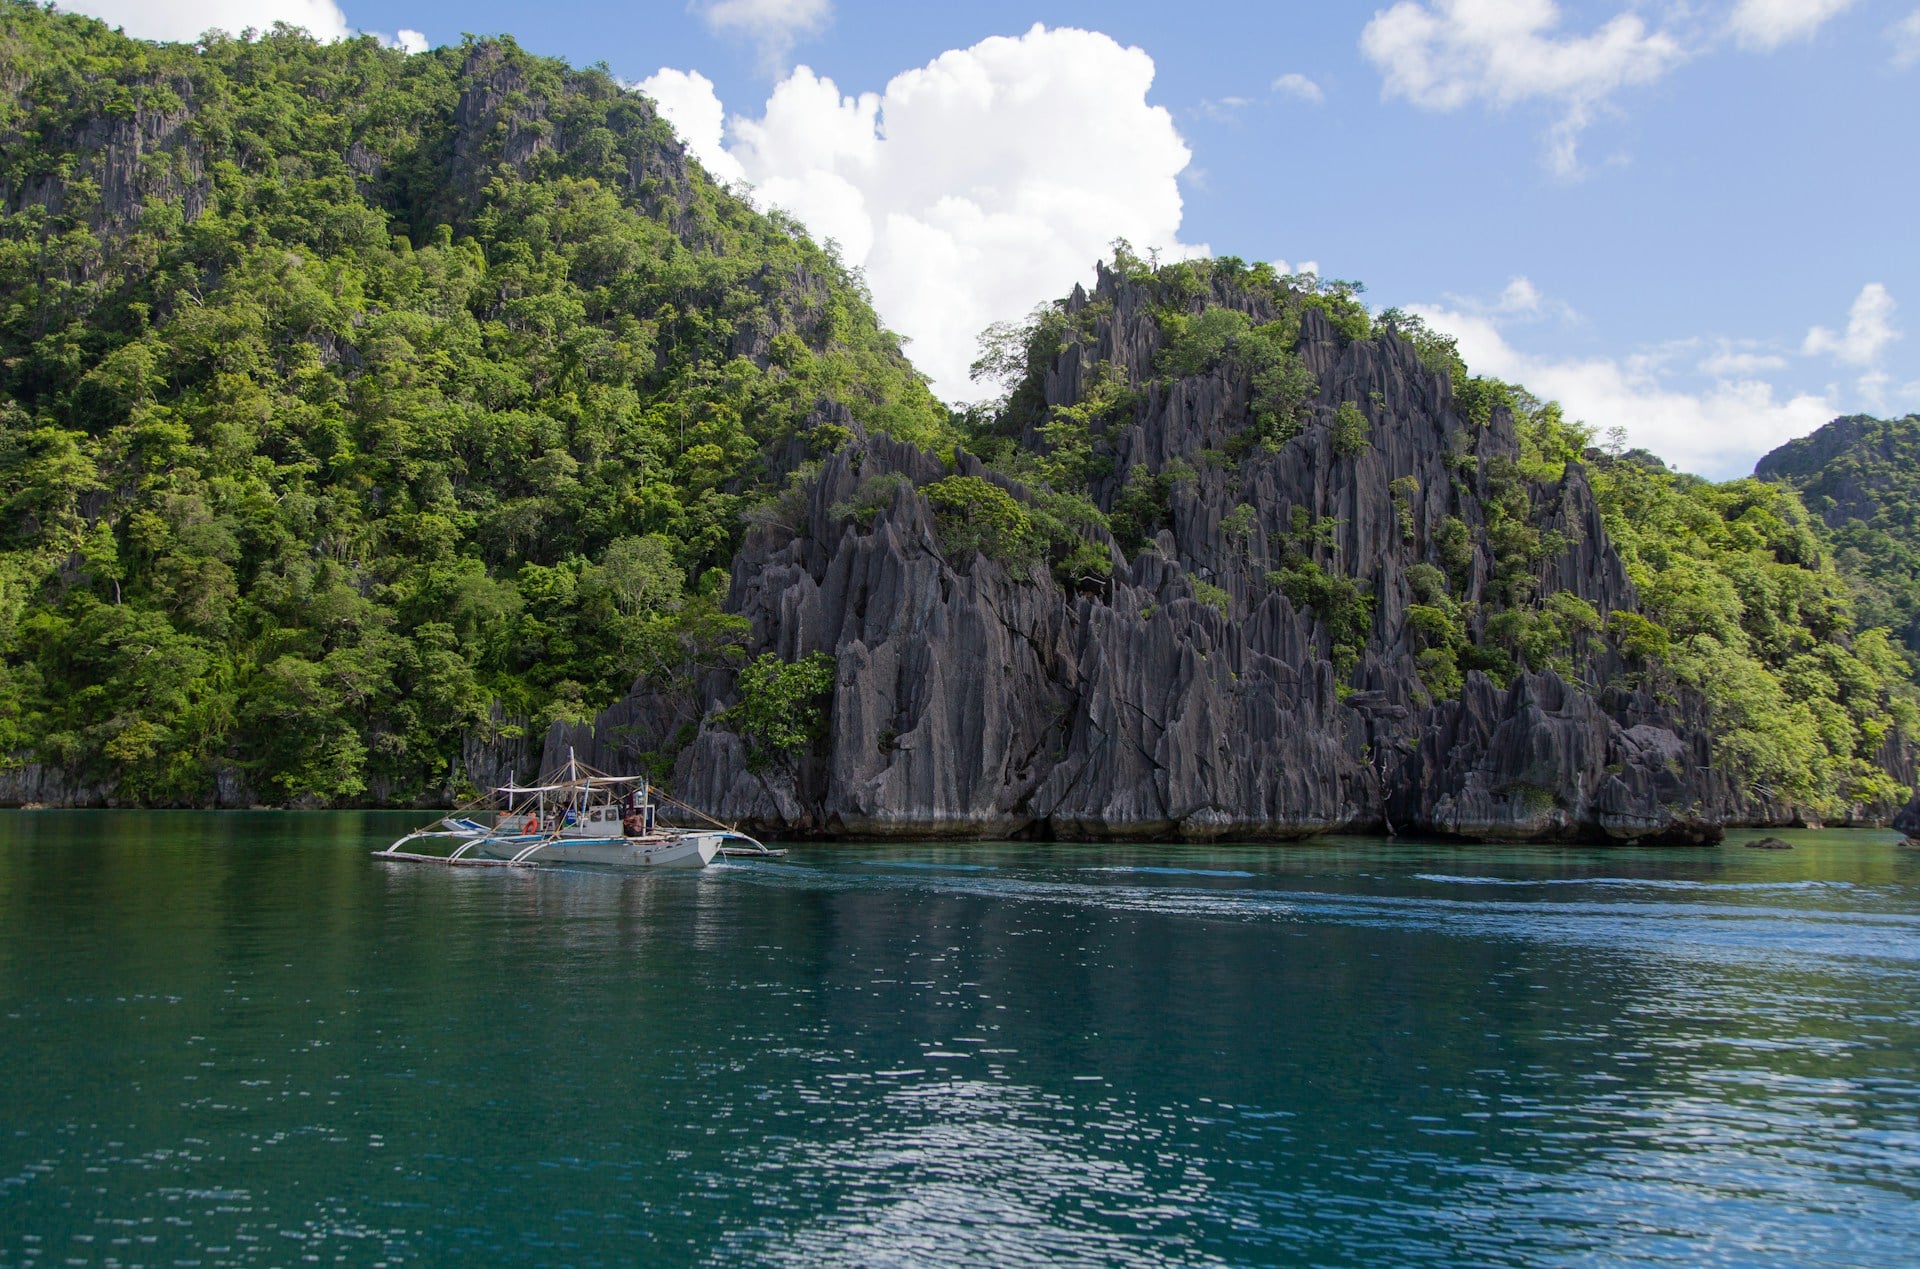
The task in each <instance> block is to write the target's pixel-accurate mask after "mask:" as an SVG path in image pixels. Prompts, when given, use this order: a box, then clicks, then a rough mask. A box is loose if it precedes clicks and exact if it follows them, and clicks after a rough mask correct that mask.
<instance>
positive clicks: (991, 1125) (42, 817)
mask: <svg viewBox="0 0 1920 1269" xmlns="http://www.w3.org/2000/svg"><path fill="white" fill-rule="evenodd" d="M411 818H417V817H407V816H399V817H395V816H388V815H361V814H329V815H321V814H193V813H185V812H180V813H157V814H135V813H118V812H100V813H88V812H19V813H15V812H6V813H0V1064H3V1067H0V1070H3V1072H4V1073H3V1075H0V1264H16V1263H17V1264H48V1265H58V1264H70V1263H84V1264H99V1265H108V1264H121V1265H134V1264H147V1265H175V1264H203V1265H216V1264H298V1263H302V1262H319V1263H335V1262H344V1263H352V1264H375V1263H391V1264H399V1263H421V1262H426V1263H450V1262H455V1261H461V1260H465V1261H469V1262H506V1263H526V1264H574V1265H614V1264H636V1263H646V1264H682V1263H685V1264H697V1263H727V1264H806V1265H816V1264H824V1265H834V1264H859V1265H870V1264H902V1265H917V1264H1021V1263H1043V1262H1044V1263H1057V1264H1182V1265H1184V1264H1212V1263H1234V1264H1290V1263H1311V1264H1349V1263H1351V1264H1362V1263H1371V1264H1406V1265H1424V1264H1449V1265H1453V1264H1458V1265H1469V1264H1473V1265H1478V1264H1564V1263H1607V1264H1616V1263H1675V1264H1689V1265H1693V1264H1741V1265H1746V1264H1761V1265H1766V1264H1774V1265H1805V1264H1813V1263H1817V1264H1825V1265H1911V1264H1914V1263H1916V1262H1920V1203H1916V1201H1915V1200H1916V1199H1920V853H1916V852H1911V851H1903V850H1899V849H1896V845H1895V843H1896V839H1895V838H1894V837H1893V836H1892V835H1891V834H1883V833H1864V832H1862V833H1838V832H1835V833H1799V834H1791V835H1789V836H1790V837H1791V838H1792V840H1793V841H1794V842H1795V844H1796V846H1797V847H1798V849H1796V850H1793V851H1790V852H1789V851H1782V852H1762V851H1753V850H1745V849H1741V848H1740V847H1739V845H1738V844H1737V841H1736V842H1730V843H1729V844H1728V845H1726V846H1722V847H1720V848H1718V849H1707V850H1684V851H1653V850H1612V851H1601V850H1584V849H1580V850H1564V849H1546V848H1488V847H1460V846H1436V845H1418V844H1406V843H1391V842H1386V841H1373V840H1363V839H1343V840H1336V841H1329V842H1324V843H1306V844H1301V845H1293V846H1261V847H1231V846H1215V847H1134V846H1128V847H1087V846H1039V845H1028V844H980V845H964V846H946V845H942V846H929V845H899V846H876V845H832V846H802V847H799V848H797V849H796V850H795V851H794V853H793V854H792V855H791V856H790V857H788V858H787V859H785V860H781V861H753V862H735V863H733V864H730V865H727V866H724V867H716V868H712V869H708V870H706V871H704V872H690V873H649V874H639V875H636V874H634V873H622V872H618V871H613V870H606V869H593V868H585V867H581V868H573V869H568V870H559V871H539V872H522V871H511V870H505V869H475V870H447V869H442V868H434V867H429V866H422V865H400V864H385V863H379V862H376V861H374V860H371V859H369V858H368V856H367V854H366V851H367V850H368V849H369V848H371V847H374V846H377V845H383V844H384V843H385V842H386V841H387V840H390V839H391V838H392V837H394V836H396V835H397V834H398V833H399V832H400V831H401V830H402V829H403V828H404V827H406V826H407V825H408V824H409V822H410V819H411Z"/></svg>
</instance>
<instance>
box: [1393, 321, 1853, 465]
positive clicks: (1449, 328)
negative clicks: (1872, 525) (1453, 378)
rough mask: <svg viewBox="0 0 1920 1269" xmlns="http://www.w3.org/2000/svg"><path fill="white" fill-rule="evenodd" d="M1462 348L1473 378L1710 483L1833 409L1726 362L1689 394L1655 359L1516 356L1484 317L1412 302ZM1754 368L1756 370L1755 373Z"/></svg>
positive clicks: (1830, 403)
mask: <svg viewBox="0 0 1920 1269" xmlns="http://www.w3.org/2000/svg"><path fill="white" fill-rule="evenodd" d="M1410 307H1411V308H1412V310H1413V311H1414V312H1416V313H1418V314H1419V315H1420V316H1422V317H1424V318H1425V319H1426V320H1427V321H1428V322H1429V323H1431V324H1432V325H1433V326H1435V327H1436V328H1438V329H1440V330H1443V331H1446V332H1447V333H1448V334H1450V335H1453V336H1454V337H1456V338H1457V339H1458V340H1459V341H1460V355H1461V356H1462V357H1464V358H1466V361H1467V364H1468V365H1469V366H1471V367H1472V368H1473V370H1474V372H1475V373H1476V374H1490V375H1495V376H1497V377H1499V378H1501V379H1506V380H1508V381H1510V382H1515V383H1522V384H1525V385H1526V386H1527V388H1528V389H1529V390H1530V391H1532V392H1533V393H1534V394H1535V395H1536V396H1539V397H1542V398H1544V399H1548V400H1555V401H1558V402H1560V404H1561V405H1562V406H1564V407H1565V409H1566V412H1567V417H1569V418H1572V419H1578V420H1580V421H1581V422H1584V423H1586V424H1588V425H1590V426H1592V427H1594V428H1596V429H1598V430H1599V431H1602V432H1605V431H1606V430H1608V429H1610V428H1614V427H1623V428H1625V429H1626V431H1627V436H1628V438H1629V443H1631V444H1633V445H1636V446H1643V447H1645V448H1646V449H1649V450H1652V451H1653V452H1654V453H1656V454H1658V455H1660V456H1661V457H1662V458H1664V459H1666V460H1667V461H1668V462H1669V463H1672V464H1673V465H1674V466H1676V467H1679V468H1680V469H1682V470H1685V471H1693V472H1698V473H1700V474H1701V475H1705V476H1712V477H1715V478H1718V479H1727V478H1731V477H1734V476H1741V475H1745V474H1747V473H1748V472H1750V471H1752V469H1753V464H1754V462H1755V461H1756V460H1757V459H1759V457H1760V456H1761V455H1762V454H1765V453H1766V452H1767V451H1768V450H1771V449H1774V448H1775V447H1777V446H1779V445H1782V444H1784V443H1786V442H1787V441H1790V440H1792V439H1793V438H1795V437H1797V436H1805V435H1806V434H1807V433H1808V432H1811V431H1813V430H1814V429H1815V428H1817V427H1819V426H1820V425H1821V424H1823V423H1825V422H1827V421H1828V420H1829V419H1831V418H1833V417H1834V416H1835V415H1837V414H1839V413H1840V412H1841V411H1840V409H1839V406H1838V405H1837V403H1836V402H1835V400H1834V399H1833V398H1832V397H1831V396H1828V395H1816V394H1813V393H1807V392H1800V393H1793V394H1791V395H1786V394H1783V393H1781V392H1780V391H1779V390H1778V389H1776V388H1775V387H1774V386H1773V385H1772V384H1770V383H1767V382H1765V381H1764V380H1761V379H1757V378H1754V377H1752V376H1751V374H1749V373H1740V372H1741V371H1743V370H1746V369H1748V368H1747V367H1741V366H1737V365H1729V366H1728V367H1726V368H1727V369H1728V370H1729V371H1731V372H1733V373H1729V374H1727V375H1725V376H1722V377H1717V378H1716V379H1715V381H1714V382H1713V383H1712V384H1711V386H1709V387H1706V388H1705V389H1703V390H1700V391H1687V390H1685V389H1683V388H1680V387H1676V386H1674V385H1673V384H1672V383H1670V382H1668V378H1669V376H1668V374H1667V372H1666V366H1665V362H1666V359H1665V358H1664V357H1661V356H1647V357H1629V358H1625V359H1617V358H1612V357H1586V358H1569V359H1555V358H1551V357H1541V356H1536V355H1532V354H1529V353H1525V352H1522V351H1521V350H1520V349H1518V348H1516V347H1514V346H1513V345H1512V344H1511V343H1509V342H1508V340H1507V339H1506V337H1505V336H1504V335H1503V334H1502V333H1501V331H1500V328H1499V326H1498V325H1497V324H1496V323H1495V322H1494V321H1493V320H1492V319H1491V318H1488V317H1485V316H1480V315H1476V314H1473V313H1464V312H1460V311H1458V310H1454V309H1446V308H1437V307H1431V306H1425V305H1412V306H1410ZM1756 368H1757V367H1756Z"/></svg>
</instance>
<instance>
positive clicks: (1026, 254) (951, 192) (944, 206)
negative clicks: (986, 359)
mask: <svg viewBox="0 0 1920 1269" xmlns="http://www.w3.org/2000/svg"><path fill="white" fill-rule="evenodd" d="M1153 75H1154V65H1153V59H1152V58H1150V57H1149V56H1147V54H1146V53H1144V52H1142V51H1141V50H1140V49H1137V48H1125V47H1122V46H1121V45H1120V44H1118V43H1116V42H1114V40H1112V39H1111V38H1109V37H1108V36H1105V35H1102V34H1099V33H1097V32H1093V31H1081V30H1074V29H1071V28H1055V29H1049V28H1047V27H1045V26H1040V25H1036V26H1034V27H1033V28H1032V29H1031V30H1029V31H1028V32H1027V33H1026V34H1025V35H1022V36H1019V37H1017V38H1016V37H1006V36H996V37H994V38H992V39H987V40H983V41H981V42H980V43H978V44H976V45H974V46H972V47H971V48H966V49H955V50H952V51H949V52H947V53H943V54H941V55H940V56H939V57H937V58H935V59H934V60H933V61H932V62H930V63H928V64H927V65H925V66H923V67H920V68H918V69H915V70H910V71H906V72H903V73H902V74H899V75H896V76H895V77H894V78H893V79H892V80H891V81H890V82H889V83H888V84H887V86H886V88H885V90H884V91H882V92H878V93H872V92H869V93H861V94H859V95H853V96H850V95H847V94H844V93H842V92H841V90H840V88H839V86H838V85H836V84H835V83H834V82H833V81H832V80H830V79H827V78H824V77H822V76H820V75H816V74H815V73H814V72H813V71H811V70H809V69H808V68H806V67H804V66H803V67H799V68H797V69H796V70H794V71H793V73H792V74H790V75H788V76H787V77H786V78H785V79H783V80H782V81H781V82H780V83H779V84H778V85H776V86H775V88H774V90H773V94H772V96H771V97H769V98H768V100H767V103H766V106H765V109H764V111H763V112H762V114H761V115H760V117H759V118H744V117H738V116H736V117H735V118H733V119H732V120H731V123H730V124H729V126H728V128H727V133H728V134H730V138H731V139H730V141H729V140H728V139H727V138H726V137H724V136H722V135H721V134H720V133H719V132H718V130H717V129H716V128H715V126H714V121H715V120H716V119H717V118H718V116H719V114H720V109H721V108H720V104H719V102H718V101H717V100H714V98H713V85H712V84H711V83H710V82H708V81H707V80H705V79H704V78H703V77H701V76H698V75H693V74H689V73H686V72H679V71H662V72H660V73H659V74H657V75H654V76H652V77H651V78H649V79H648V80H646V81H645V82H644V83H643V84H641V85H640V87H641V89H642V91H645V92H647V93H649V95H651V96H653V97H654V98H655V100H656V101H658V102H659V103H660V106H661V110H662V112H663V113H665V114H666V115H667V117H668V119H669V120H671V121H672V122H673V123H674V125H675V127H676V128H677V129H683V130H684V133H685V135H687V137H688V139H689V144H690V145H691V147H692V148H693V150H694V153H695V155H696V156H697V157H699V158H700V159H701V161H702V163H703V164H704V165H706V166H707V168H708V169H709V170H710V171H713V172H715V173H716V174H728V173H731V172H732V171H735V170H737V171H738V173H739V174H740V175H741V176H743V177H744V178H745V179H746V180H747V181H749V182H751V183H752V184H753V185H754V186H755V187H756V189H757V191H758V197H759V198H760V200H761V201H762V202H763V203H766V204H770V205H773V206H778V207H782V208H785V209H786V210H788V211H790V212H792V213H793V214H794V215H795V216H797V217H799V219H800V220H801V222H802V223H804V224H805V225H806V226H807V228H808V231H809V232H810V233H811V234H812V235H813V236H814V237H815V238H816V239H817V240H824V239H828V238H831V239H833V240H834V241H835V242H837V243H838V244H839V246H840V250H841V254H842V258H843V259H845V261H846V262H847V263H848V264H849V265H854V266H858V267H860V268H862V269H864V270H865V273H866V279H867V284H868V286H869V287H871V289H872V291H873V296H874V301H875V304H876V306H877V307H878V308H879V310H880V314H881V316H882V318H883V319H884V320H885V321H886V322H887V324H888V325H889V326H891V327H892V328H893V329H895V330H897V331H899V332H900V333H901V334H903V335H905V336H907V337H908V338H910V339H911V340H912V341H913V348H912V353H913V359H914V363H915V364H916V365H918V366H919V367H920V368H921V369H922V370H924V371H925V372H926V373H927V374H929V375H930V376H931V377H932V378H933V381H934V391H935V392H937V393H938V394H940V395H941V396H942V397H945V398H946V399H949V400H966V399H970V398H973V397H976V396H978V395H979V389H977V388H976V387H975V386H974V385H973V384H972V383H971V382H970V381H969V380H968V378H967V367H968V366H969V365H970V364H971V362H972V360H973V358H974V356H975V355H976V343H975V341H976V339H977V337H978V335H979V333H980V332H981V331H982V330H983V329H985V328H986V326H988V325H989V324H990V323H992V322H994V321H999V320H1004V319H1006V318H1010V317H1017V316H1019V315H1021V314H1024V313H1026V312H1028V311H1029V310H1031V309H1032V308H1033V306H1034V305H1035V304H1036V303H1039V302H1041V301H1044V300H1048V299H1051V298H1053V297H1055V296H1059V295H1064V294H1065V293H1066V292H1067V291H1069V290H1071V289H1072V287H1073V285H1074V283H1075V282H1077V281H1081V280H1083V279H1085V278H1086V277H1087V276H1088V274H1089V272H1090V271H1091V269H1092V266H1093V262H1094V261H1095V260H1097V259H1100V258H1102V257H1104V256H1106V255H1107V254H1108V253H1109V249H1110V246H1111V244H1112V242H1113V240H1114V239H1115V238H1126V239H1128V240H1130V241H1131V242H1132V243H1133V244H1134V245H1135V247H1136V248H1137V249H1138V250H1140V251H1142V252H1145V251H1147V250H1149V249H1157V250H1160V251H1162V252H1164V253H1166V254H1167V255H1168V256H1180V255H1185V254H1190V253H1192V252H1193V251H1194V250H1196V248H1192V247H1188V246H1185V245H1183V244H1181V243H1180V241H1179V230H1180V218H1181V212H1182V206H1181V196H1180V186H1179V177H1180V174H1181V172H1182V170H1183V169H1185V168H1186V166H1187V163H1188V161H1189V159H1190V158H1191V155H1190V152H1189V151H1188V149H1187V147H1186V144H1185V143H1184V142H1183V141H1182V140H1181V138H1180V134H1179V132H1178V131H1177V130H1176V129H1175V127H1174V122H1173V117H1172V116H1171V115H1170V114H1168V112H1167V111H1166V110H1165V109H1163V108H1161V107H1158V106H1153V105H1149V104H1148V102H1147V91H1148V89H1149V88H1150V87H1151V86H1152V83H1153ZM722 155H724V156H725V157H724V159H723V158H722V157H721V156H722ZM728 161H730V162H731V164H732V165H733V166H732V167H728V166H726V164H727V163H728Z"/></svg>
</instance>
